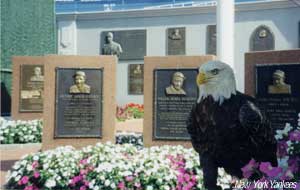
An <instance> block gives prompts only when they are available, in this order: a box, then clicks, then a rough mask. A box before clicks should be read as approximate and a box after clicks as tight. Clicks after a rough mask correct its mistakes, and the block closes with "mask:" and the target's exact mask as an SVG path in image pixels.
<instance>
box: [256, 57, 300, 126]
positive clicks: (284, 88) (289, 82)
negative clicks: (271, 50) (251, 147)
mask: <svg viewBox="0 0 300 190" xmlns="http://www.w3.org/2000/svg"><path fill="white" fill-rule="evenodd" d="M255 68H256V98H257V100H258V102H259V104H260V106H262V108H263V109H264V110H265V112H266V114H267V116H268V118H269V119H270V121H271V124H272V126H273V127H274V128H275V129H282V128H284V126H285V123H290V124H292V125H296V124H297V119H298V113H299V112H300V80H299V75H300V63H294V64H293V63H290V64H276V63H274V64H258V65H256V67H255Z"/></svg>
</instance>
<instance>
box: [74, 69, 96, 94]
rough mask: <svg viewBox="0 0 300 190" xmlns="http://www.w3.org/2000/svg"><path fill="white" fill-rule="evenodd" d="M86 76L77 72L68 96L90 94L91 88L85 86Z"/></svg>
mask: <svg viewBox="0 0 300 190" xmlns="http://www.w3.org/2000/svg"><path fill="white" fill-rule="evenodd" d="M85 80H86V75H85V73H84V72H83V71H77V72H76V74H75V75H74V83H75V84H74V85H72V86H71V87H70V89H69V93H70V94H79V93H83V94H89V93H90V92H91V88H90V86H89V85H87V84H85Z"/></svg>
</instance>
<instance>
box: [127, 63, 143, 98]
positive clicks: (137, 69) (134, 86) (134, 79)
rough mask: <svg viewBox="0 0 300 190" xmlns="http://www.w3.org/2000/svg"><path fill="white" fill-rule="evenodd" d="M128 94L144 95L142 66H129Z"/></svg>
mask: <svg viewBox="0 0 300 190" xmlns="http://www.w3.org/2000/svg"><path fill="white" fill-rule="evenodd" d="M128 76H129V78H128V94H130V95H143V93H144V64H129V66H128Z"/></svg>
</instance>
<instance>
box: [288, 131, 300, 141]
mask: <svg viewBox="0 0 300 190" xmlns="http://www.w3.org/2000/svg"><path fill="white" fill-rule="evenodd" d="M289 139H290V140H291V141H300V130H295V131H293V132H291V133H290V135H289Z"/></svg>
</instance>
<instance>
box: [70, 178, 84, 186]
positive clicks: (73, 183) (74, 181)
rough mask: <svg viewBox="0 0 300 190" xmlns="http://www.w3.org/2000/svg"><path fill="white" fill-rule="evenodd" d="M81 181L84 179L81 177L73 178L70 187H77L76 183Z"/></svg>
mask: <svg viewBox="0 0 300 190" xmlns="http://www.w3.org/2000/svg"><path fill="white" fill-rule="evenodd" d="M80 180H82V177H81V176H75V177H73V178H72V180H71V183H70V185H71V186H74V185H76V183H77V182H79V181H80Z"/></svg>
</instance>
